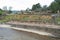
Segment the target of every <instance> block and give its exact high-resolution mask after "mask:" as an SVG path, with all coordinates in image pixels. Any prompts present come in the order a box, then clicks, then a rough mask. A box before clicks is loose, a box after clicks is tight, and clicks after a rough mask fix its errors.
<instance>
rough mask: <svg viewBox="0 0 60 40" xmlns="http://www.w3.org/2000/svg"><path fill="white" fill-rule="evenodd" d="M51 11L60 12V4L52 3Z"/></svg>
mask: <svg viewBox="0 0 60 40" xmlns="http://www.w3.org/2000/svg"><path fill="white" fill-rule="evenodd" d="M49 9H50V10H51V11H52V12H55V13H56V12H57V10H58V3H56V2H52V3H51V5H50V6H49Z"/></svg>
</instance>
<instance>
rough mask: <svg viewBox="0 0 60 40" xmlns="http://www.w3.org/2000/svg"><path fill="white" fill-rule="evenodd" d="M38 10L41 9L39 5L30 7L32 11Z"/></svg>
mask: <svg viewBox="0 0 60 40" xmlns="http://www.w3.org/2000/svg"><path fill="white" fill-rule="evenodd" d="M40 8H41V5H40V3H37V4H35V5H33V6H32V11H37V10H38V11H39V9H40Z"/></svg>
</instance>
